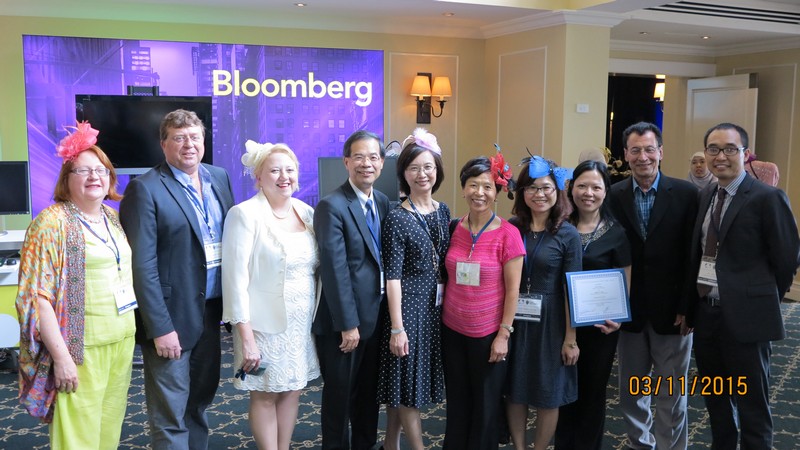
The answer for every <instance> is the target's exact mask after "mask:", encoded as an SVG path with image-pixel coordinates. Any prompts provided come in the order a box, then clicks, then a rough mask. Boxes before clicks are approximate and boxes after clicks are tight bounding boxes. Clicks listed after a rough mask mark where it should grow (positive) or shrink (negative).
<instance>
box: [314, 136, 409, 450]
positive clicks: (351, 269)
mask: <svg viewBox="0 0 800 450" xmlns="http://www.w3.org/2000/svg"><path fill="white" fill-rule="evenodd" d="M385 155H386V151H385V149H384V146H383V143H382V142H381V140H380V138H379V137H378V136H377V135H376V134H374V133H371V132H369V131H364V130H360V131H356V132H355V133H353V134H352V135H350V137H349V138H347V141H345V143H344V165H345V167H346V168H347V171H348V174H349V175H348V179H347V180H346V181H345V182H344V183H343V184H342V185H341V186H339V187H338V188H337V189H336V190H335V191H333V192H332V193H330V194H329V195H327V196H325V197H324V198H323V199H322V200H320V202H319V204H317V209H316V211H315V212H314V233H315V234H316V237H317V244H318V245H319V259H320V261H319V262H320V267H319V269H320V278H321V280H322V297H321V298H320V302H319V307H318V309H317V312H316V315H315V317H314V323H313V325H312V328H311V331H312V333H314V334H315V336H316V344H317V355H318V356H319V364H320V370H321V372H322V379H323V382H324V385H323V387H322V415H321V418H322V448H323V449H325V450H328V449H351V448H352V449H354V450H368V449H371V448H372V447H374V446H375V444H376V441H377V438H378V402H377V389H378V362H379V361H378V354H379V353H378V350H379V343H380V331H379V330H378V329H377V328H378V327H377V323H378V317H380V311H381V309H382V308H385V307H386V295H385V289H386V286H385V281H384V276H383V268H382V266H381V253H380V252H381V246H380V241H381V234H380V233H381V232H380V221H381V219H382V218H384V217H386V215H387V214H388V213H389V199H388V197H386V195H384V194H383V193H382V192H380V191H378V190H377V189H374V187H373V185H374V183H375V180H377V179H378V177H379V176H380V174H381V169H382V168H383V159H384V157H385ZM393 176H394V175H393ZM350 428H352V437H351V433H350V431H349V430H350Z"/></svg>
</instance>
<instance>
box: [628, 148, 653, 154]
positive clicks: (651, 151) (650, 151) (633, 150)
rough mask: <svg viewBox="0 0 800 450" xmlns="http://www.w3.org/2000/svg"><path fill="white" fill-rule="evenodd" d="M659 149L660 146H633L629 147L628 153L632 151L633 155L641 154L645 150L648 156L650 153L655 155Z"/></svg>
mask: <svg viewBox="0 0 800 450" xmlns="http://www.w3.org/2000/svg"><path fill="white" fill-rule="evenodd" d="M657 151H658V147H645V148H641V147H631V148H629V149H628V153H630V154H631V155H633V156H638V155H641V154H642V152H644V153H645V154H646V155H648V156H649V155H655V154H656V152H657Z"/></svg>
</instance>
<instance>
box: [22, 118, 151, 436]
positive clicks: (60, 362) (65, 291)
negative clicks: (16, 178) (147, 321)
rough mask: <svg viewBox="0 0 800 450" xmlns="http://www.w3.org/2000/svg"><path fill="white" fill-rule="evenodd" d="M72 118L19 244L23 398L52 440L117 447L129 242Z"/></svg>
mask: <svg viewBox="0 0 800 450" xmlns="http://www.w3.org/2000/svg"><path fill="white" fill-rule="evenodd" d="M97 134H98V132H97V130H94V129H92V128H91V126H90V125H89V124H88V123H85V122H84V123H79V124H78V127H77V129H76V130H75V132H74V133H72V134H70V135H68V136H67V137H65V138H64V139H63V140H62V141H61V143H60V144H59V146H58V154H59V156H61V157H62V158H64V164H63V165H62V167H61V171H60V173H59V176H58V180H57V182H56V188H55V194H54V198H55V200H56V203H55V204H53V205H51V206H50V207H48V208H46V209H45V210H44V211H42V212H41V213H39V215H37V216H36V218H35V219H34V220H33V222H32V223H31V225H30V226H29V227H28V231H27V233H26V235H25V242H24V244H23V246H22V250H21V251H20V279H19V290H18V292H17V300H16V306H17V313H18V316H19V321H20V328H21V332H20V357H19V362H20V394H19V396H20V402H21V403H22V404H23V405H24V406H25V407H26V409H27V410H28V412H29V413H30V414H31V415H33V416H34V417H38V418H40V419H41V420H43V421H44V422H48V423H50V446H51V448H53V449H78V448H80V449H116V448H117V447H118V445H119V439H120V431H121V428H122V421H123V419H124V418H125V409H126V406H127V395H128V386H129V385H130V380H131V366H132V357H133V346H134V332H135V329H136V325H135V322H134V316H133V313H132V311H133V309H134V308H135V307H136V299H135V297H134V295H133V286H132V275H131V250H130V247H129V246H128V242H127V240H126V239H125V233H124V232H123V231H122V227H121V226H120V224H119V220H118V219H117V213H116V211H114V210H113V209H111V208H109V207H108V206H105V205H103V200H105V199H112V200H119V199H120V198H121V197H120V195H119V194H117V192H116V182H117V177H116V174H115V173H114V168H113V167H112V165H111V161H109V159H108V157H107V156H106V155H105V153H103V151H102V150H101V149H100V148H99V147H97V146H96V145H95V143H96V142H97V138H96V136H97Z"/></svg>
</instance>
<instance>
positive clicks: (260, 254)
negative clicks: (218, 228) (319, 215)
mask: <svg viewBox="0 0 800 450" xmlns="http://www.w3.org/2000/svg"><path fill="white" fill-rule="evenodd" d="M291 201H292V207H293V208H294V210H295V211H297V214H298V215H299V216H300V219H301V220H302V221H303V223H305V226H306V229H307V230H308V231H309V232H311V233H312V235H313V233H314V228H313V220H314V209H313V208H311V206H309V205H307V204H305V203H303V202H302V201H300V200H297V199H292V200H291ZM274 222H275V219H274V216H273V215H272V208H271V207H270V205H269V202H268V201H267V198H266V197H265V196H264V194H263V193H262V192H259V193H258V194H256V195H254V196H253V197H252V198H250V199H248V200H245V201H243V202H242V203H239V204H238V205H236V206H234V207H232V208H231V209H230V211H228V216H227V217H226V219H225V227H224V228H223V230H224V231H223V234H222V320H223V321H224V322H229V323H231V324H237V323H243V322H249V323H250V326H251V327H252V328H253V330H257V331H260V332H263V333H273V334H274V333H282V332H284V331H285V330H286V321H287V318H286V306H285V303H284V297H283V295H284V283H285V280H286V253H287V251H291V250H292V249H287V248H284V245H283V243H281V242H280V241H279V240H278V237H277V236H276V235H275V233H274V232H273V230H272V226H274ZM314 245H316V241H315V244H314ZM315 285H316V301H317V303H319V293H320V289H319V286H320V284H319V280H315Z"/></svg>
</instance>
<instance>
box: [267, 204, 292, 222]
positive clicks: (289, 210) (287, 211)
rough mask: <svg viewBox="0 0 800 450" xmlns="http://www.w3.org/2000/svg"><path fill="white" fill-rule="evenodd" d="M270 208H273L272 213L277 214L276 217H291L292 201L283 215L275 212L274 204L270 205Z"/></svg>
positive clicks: (281, 218) (280, 218)
mask: <svg viewBox="0 0 800 450" xmlns="http://www.w3.org/2000/svg"><path fill="white" fill-rule="evenodd" d="M270 209H271V210H272V215H273V216H275V218H276V219H279V220H283V219H285V218H287V217H289V213H291V212H292V202H289V207H288V208H286V212H285V213H284V214H283V216H280V215H278V213H276V212H275V208H272V205H270Z"/></svg>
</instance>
